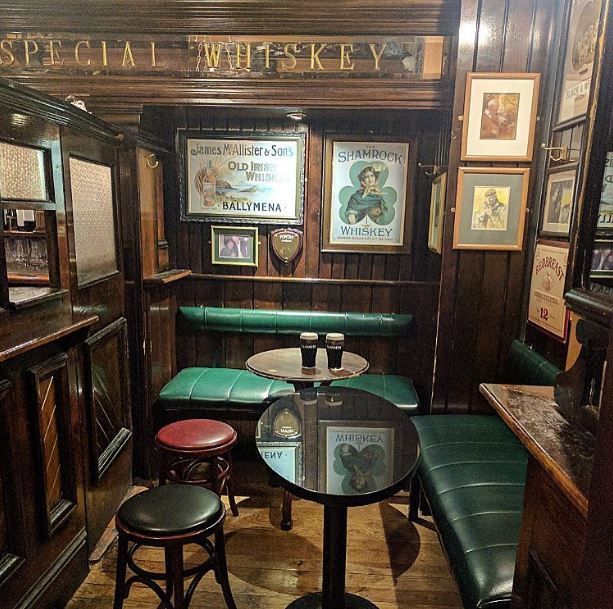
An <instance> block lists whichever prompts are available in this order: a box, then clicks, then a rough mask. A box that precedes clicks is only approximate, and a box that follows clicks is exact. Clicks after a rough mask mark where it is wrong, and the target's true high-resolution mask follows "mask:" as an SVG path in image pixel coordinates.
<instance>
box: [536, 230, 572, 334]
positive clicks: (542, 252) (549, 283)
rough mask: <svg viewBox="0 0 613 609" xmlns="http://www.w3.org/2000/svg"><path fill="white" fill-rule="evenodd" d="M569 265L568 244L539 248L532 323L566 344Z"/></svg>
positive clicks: (544, 245) (543, 243)
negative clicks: (565, 285) (565, 299)
mask: <svg viewBox="0 0 613 609" xmlns="http://www.w3.org/2000/svg"><path fill="white" fill-rule="evenodd" d="M567 261H568V244H567V245H566V246H560V245H559V244H555V245H554V244H553V243H547V242H540V243H537V244H536V251H535V253H534V264H533V266H532V279H531V282H530V300H529V303H528V321H530V322H532V323H533V324H535V325H537V326H539V327H541V328H543V329H544V330H546V331H547V332H549V333H550V334H553V335H554V336H555V337H557V338H560V339H562V340H565V339H566V332H567V327H568V323H567V321H568V309H567V308H566V306H565V304H564V281H565V279H566V264H567Z"/></svg>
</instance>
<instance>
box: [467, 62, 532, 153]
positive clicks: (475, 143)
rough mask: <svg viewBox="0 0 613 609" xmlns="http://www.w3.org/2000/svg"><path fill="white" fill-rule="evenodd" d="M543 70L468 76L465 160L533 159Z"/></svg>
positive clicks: (471, 74)
mask: <svg viewBox="0 0 613 609" xmlns="http://www.w3.org/2000/svg"><path fill="white" fill-rule="evenodd" d="M540 78H541V76H540V74H538V73H529V72H526V73H522V72H519V73H503V72H501V73H498V72H492V73H490V72H471V73H469V74H467V76H466V93H465V97H464V117H463V127H462V152H461V158H462V160H463V161H514V162H521V161H531V160H532V154H533V148H534V132H535V128H536V115H537V106H538V98H539V85H540Z"/></svg>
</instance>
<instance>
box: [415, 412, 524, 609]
mask: <svg viewBox="0 0 613 609" xmlns="http://www.w3.org/2000/svg"><path fill="white" fill-rule="evenodd" d="M412 420H413V423H414V424H415V428H416V429H417V432H418V434H419V438H420V446H421V459H420V464H419V470H418V472H419V477H420V480H421V483H422V488H423V490H424V493H425V494H426V496H427V498H428V503H429V504H430V507H431V509H432V515H433V517H434V520H435V522H436V524H437V528H438V531H439V534H440V537H441V542H442V544H443V546H444V547H445V551H446V552H447V555H448V556H449V559H450V563H451V567H452V570H453V572H454V575H455V578H456V580H457V582H458V587H459V589H460V593H461V594H462V599H463V601H464V606H465V608H466V609H485V608H487V607H492V608H493V607H496V609H499V608H501V607H508V606H510V602H511V589H512V586H513V573H514V570H515V556H516V552H517V543H518V541H519V530H520V526H521V516H522V507H523V496H524V487H525V481H526V466H527V462H528V453H527V451H526V450H525V448H524V447H523V446H522V445H521V443H520V442H519V441H518V440H517V439H516V438H515V436H514V435H513V434H512V433H511V431H510V430H509V429H508V427H507V426H506V425H505V424H504V422H503V421H502V420H501V419H499V418H498V417H496V416H479V415H432V416H421V417H420V416H418V417H413V419H412Z"/></svg>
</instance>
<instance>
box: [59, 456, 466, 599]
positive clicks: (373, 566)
mask: <svg viewBox="0 0 613 609" xmlns="http://www.w3.org/2000/svg"><path fill="white" fill-rule="evenodd" d="M235 472H236V474H235V477H236V478H237V486H238V488H237V490H238V491H239V497H237V499H238V502H239V503H238V505H239V510H240V515H239V516H238V517H236V518H235V517H233V516H232V515H231V514H230V512H229V510H228V517H227V519H226V524H225V530H226V540H227V542H226V543H227V553H228V568H229V571H230V585H231V586H232V591H233V594H234V599H235V600H236V604H237V606H238V609H282V608H284V607H286V606H287V605H288V604H289V603H290V602H291V601H292V600H294V599H295V598H297V597H298V596H301V595H302V594H305V593H307V592H313V591H317V590H320V589H321V563H322V522H323V520H322V519H323V507H322V506H320V505H318V504H315V503H311V502H309V501H304V500H297V501H295V502H294V506H293V508H294V509H293V515H294V528H293V530H292V531H289V532H284V531H281V530H280V528H279V519H280V511H279V506H280V502H281V490H280V489H272V488H270V487H268V485H267V484H266V476H265V472H264V471H262V470H261V469H260V465H259V464H257V465H250V464H246V463H241V462H240V461H238V462H236V463H235ZM226 507H227V503H226ZM406 514H407V494H406V493H401V494H399V495H398V496H396V497H392V498H391V499H389V500H387V501H384V502H382V503H380V504H375V505H370V506H365V507H358V508H350V510H349V517H348V539H347V577H346V587H347V591H348V592H352V593H354V594H359V595H361V596H364V597H366V598H367V599H369V600H370V601H372V602H373V603H375V604H376V605H378V606H379V608H380V609H396V608H398V609H405V608H406V609H409V608H411V609H434V608H437V609H461V607H462V604H461V601H460V597H459V595H458V593H457V588H456V586H455V583H454V581H453V578H452V576H451V574H450V572H449V568H448V566H447V563H446V561H445V557H444V555H443V553H442V550H441V548H440V545H439V543H438V539H437V536H436V533H435V531H434V529H433V526H432V524H431V522H429V521H428V520H426V519H423V520H421V521H420V522H419V523H417V524H413V523H410V522H409V521H408V520H407V518H406ZM190 549H191V546H190ZM139 556H141V557H142V560H143V565H145V566H146V565H147V564H148V565H149V567H151V566H155V567H156V570H163V557H162V555H161V554H160V552H159V551H158V550H155V549H142V550H139ZM190 556H191V553H190V550H189V549H188V550H187V551H186V562H187V563H188V564H189V563H190ZM194 556H195V557H196V560H197V558H198V554H197V551H196V550H195V549H194ZM115 557H116V546H115V544H113V545H112V546H111V548H110V549H109V551H108V552H107V553H106V554H105V556H104V557H103V558H102V560H101V561H100V562H98V563H97V564H95V565H93V566H92V569H91V572H90V574H89V575H88V577H87V579H86V580H85V582H83V584H82V585H81V587H80V588H79V589H78V590H77V592H76V593H75V595H74V597H73V599H72V600H71V601H70V603H69V604H68V605H67V609H110V608H111V607H112V605H113V587H114V575H115ZM158 604H159V601H158V600H157V597H156V596H155V595H154V594H153V593H152V592H151V591H150V590H148V589H147V588H145V587H143V586H141V585H140V584H136V585H134V586H133V587H132V590H131V591H130V596H129V597H128V598H127V599H126V601H125V603H124V608H125V609H149V608H151V609H155V608H156V607H157V606H158ZM205 608H206V609H225V605H224V602H223V597H222V595H221V591H220V590H219V588H218V586H217V584H216V583H215V579H214V577H213V575H212V573H209V574H207V575H206V577H205V578H204V580H203V581H202V582H201V583H200V584H199V586H198V589H197V590H196V593H195V594H194V598H193V601H192V604H191V605H190V609H205Z"/></svg>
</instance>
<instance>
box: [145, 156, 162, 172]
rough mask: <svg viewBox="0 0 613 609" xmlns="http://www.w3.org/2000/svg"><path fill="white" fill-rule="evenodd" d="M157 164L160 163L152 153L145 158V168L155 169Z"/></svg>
mask: <svg viewBox="0 0 613 609" xmlns="http://www.w3.org/2000/svg"><path fill="white" fill-rule="evenodd" d="M159 164H160V162H159V161H158V160H157V159H156V158H155V154H153V152H152V153H151V154H150V155H148V156H147V167H149V169H155V168H156V167H157V166H158V165H159Z"/></svg>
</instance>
